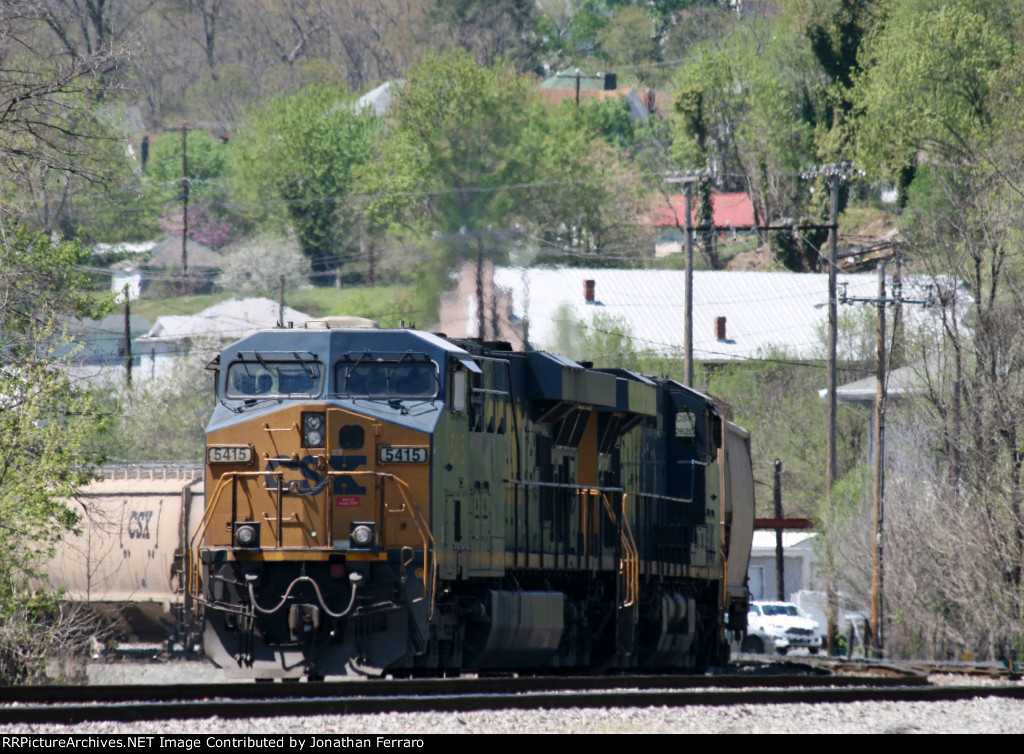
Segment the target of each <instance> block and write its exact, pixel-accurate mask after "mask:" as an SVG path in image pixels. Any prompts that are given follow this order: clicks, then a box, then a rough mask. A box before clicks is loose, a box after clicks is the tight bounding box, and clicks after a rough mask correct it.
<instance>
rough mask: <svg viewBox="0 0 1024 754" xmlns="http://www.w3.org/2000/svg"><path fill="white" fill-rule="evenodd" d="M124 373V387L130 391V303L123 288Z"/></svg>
mask: <svg viewBox="0 0 1024 754" xmlns="http://www.w3.org/2000/svg"><path fill="white" fill-rule="evenodd" d="M124 371H125V386H126V387H127V388H128V389H129V390H131V389H132V303H131V297H130V296H129V287H128V284H127V283H126V284H125V286H124Z"/></svg>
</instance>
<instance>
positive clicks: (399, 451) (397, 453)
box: [380, 445, 427, 463]
mask: <svg viewBox="0 0 1024 754" xmlns="http://www.w3.org/2000/svg"><path fill="white" fill-rule="evenodd" d="M380 462H381V463H426V462H427V449H426V448H411V447H408V446H401V445H396V446H394V447H390V448H381V449H380Z"/></svg>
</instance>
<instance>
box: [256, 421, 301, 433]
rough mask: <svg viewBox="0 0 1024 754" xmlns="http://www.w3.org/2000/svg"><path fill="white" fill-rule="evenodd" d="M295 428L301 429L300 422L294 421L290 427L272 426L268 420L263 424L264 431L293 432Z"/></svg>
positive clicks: (296, 429)
mask: <svg viewBox="0 0 1024 754" xmlns="http://www.w3.org/2000/svg"><path fill="white" fill-rule="evenodd" d="M293 429H294V430H295V431H296V432H298V431H299V425H298V422H292V426H290V427H271V426H270V425H269V424H267V423H266V422H264V424H263V431H264V432H291V431H292V430H293Z"/></svg>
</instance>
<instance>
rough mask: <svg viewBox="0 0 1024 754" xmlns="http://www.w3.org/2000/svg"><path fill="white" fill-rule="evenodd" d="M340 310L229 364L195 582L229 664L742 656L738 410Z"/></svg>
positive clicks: (269, 337)
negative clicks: (735, 643)
mask: <svg viewBox="0 0 1024 754" xmlns="http://www.w3.org/2000/svg"><path fill="white" fill-rule="evenodd" d="M339 324H346V325H347V324H349V323H347V322H345V323H338V322H334V321H331V320H321V321H314V322H312V323H310V324H309V325H307V327H306V328H303V329H281V330H270V331H263V332H259V333H257V334H254V335H252V336H250V337H248V338H245V339H244V340H241V341H239V342H237V343H234V344H233V345H231V346H228V347H227V348H225V349H224V350H223V351H222V352H221V354H220V357H219V359H218V360H217V361H216V362H215V363H214V364H213V365H212V366H213V368H214V369H215V370H216V372H217V407H216V410H215V411H214V414H213V416H212V418H211V420H210V424H209V427H208V429H207V435H206V495H207V504H206V511H205V515H204V517H203V520H202V523H201V525H200V526H199V527H198V529H197V530H196V531H195V533H194V534H193V537H192V548H193V559H192V562H193V569H192V574H191V579H190V591H191V594H192V596H193V597H194V599H195V601H196V602H197V603H198V604H199V605H200V606H201V607H202V609H203V611H204V617H205V622H206V629H205V636H204V643H205V648H206V652H207V654H208V655H209V656H210V657H211V658H212V659H213V660H214V662H216V663H217V664H218V665H220V666H221V667H223V668H225V670H226V671H227V673H228V674H229V675H232V676H242V677H254V678H294V677H302V676H308V677H312V678H318V677H323V676H325V675H334V674H343V673H346V672H350V671H357V672H362V673H368V674H380V673H385V672H386V673H390V674H394V675H397V676H400V675H409V674H419V673H423V674H433V673H444V672H455V671H458V670H461V669H475V670H513V669H536V670H542V669H555V668H559V669H565V668H578V669H581V670H583V669H613V668H648V669H660V668H693V669H700V668H704V667H706V666H708V665H710V664H717V663H720V662H722V661H724V659H725V658H726V657H727V653H728V649H727V645H726V643H725V641H724V631H725V628H726V626H725V618H724V616H725V615H726V613H728V614H730V615H732V616H735V620H736V621H738V622H739V621H743V620H744V619H745V616H746V612H747V610H746V602H747V589H746V567H747V560H748V558H749V553H750V543H751V537H752V529H753V521H754V501H753V477H752V473H751V465H750V447H749V437H748V435H747V433H746V432H745V431H744V430H743V429H742V428H740V427H738V426H736V425H735V424H733V423H732V422H730V421H729V420H728V417H727V412H726V410H725V409H724V408H723V407H722V406H721V405H720V404H719V403H717V402H715V401H714V400H713V399H711V398H709V397H707V396H705V395H703V394H701V393H698V392H696V391H694V390H691V389H688V388H686V387H683V386H682V385H680V384H678V383H676V382H673V381H671V380H662V379H654V378H649V377H644V376H641V375H639V374H636V373H634V372H631V371H628V370H625V369H593V368H591V367H590V366H589V365H586V364H580V363H576V362H574V361H570V360H569V359H566V358H564V357H562V356H558V355H554V354H549V353H543V352H537V351H532V352H513V351H512V350H511V349H510V348H509V347H508V346H507V345H506V344H503V343H480V342H476V341H455V340H450V339H447V338H444V337H442V336H438V335H434V334H430V333H426V332H419V331H415V330H379V329H371V328H353V327H348V326H338V325H339ZM732 628H736V629H740V628H742V626H740V625H735V626H732Z"/></svg>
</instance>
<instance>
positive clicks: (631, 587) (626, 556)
mask: <svg viewBox="0 0 1024 754" xmlns="http://www.w3.org/2000/svg"><path fill="white" fill-rule="evenodd" d="M628 497H629V493H628V492H624V493H623V494H622V523H623V524H625V526H624V527H623V528H622V529H620V530H619V539H620V541H621V542H622V553H623V554H622V570H623V571H624V572H625V576H626V601H625V602H623V603H622V605H621V607H629V606H630V605H633V604H635V603H636V602H637V601H638V600H639V597H640V550H639V548H638V547H637V546H636V540H635V539H633V529H632V527H631V526H630V525H629V516H627V515H626V499H627V498H628ZM601 500H602V502H604V508H605V510H606V511H607V513H608V517H609V518H610V519H611V520H612V523H613V524H615V525H616V526H618V520H617V519H616V517H615V511H614V510H613V509H612V503H611V501H610V500H609V499H608V496H607V495H601Z"/></svg>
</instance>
